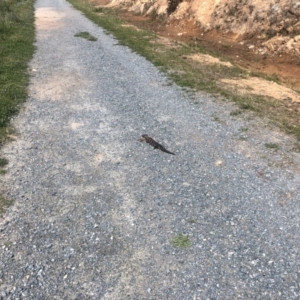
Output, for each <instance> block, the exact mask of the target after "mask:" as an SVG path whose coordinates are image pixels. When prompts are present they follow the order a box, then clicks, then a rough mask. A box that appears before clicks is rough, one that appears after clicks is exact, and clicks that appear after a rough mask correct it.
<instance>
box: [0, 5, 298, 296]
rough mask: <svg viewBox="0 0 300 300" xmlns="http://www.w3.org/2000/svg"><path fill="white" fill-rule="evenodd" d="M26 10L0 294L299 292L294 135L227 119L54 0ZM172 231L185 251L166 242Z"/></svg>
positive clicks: (9, 151) (5, 180)
mask: <svg viewBox="0 0 300 300" xmlns="http://www.w3.org/2000/svg"><path fill="white" fill-rule="evenodd" d="M36 16H37V20H36V25H37V42H36V44H37V51H36V53H35V56H34V58H33V60H32V62H31V65H30V68H31V72H32V79H31V83H30V87H29V91H30V93H29V94H30V97H29V99H28V101H27V103H26V105H25V107H24V109H23V110H22V112H21V113H20V115H19V116H18V117H17V118H16V119H15V120H14V125H15V126H16V129H17V130H18V132H19V136H18V138H17V139H16V141H14V142H12V143H10V144H8V145H6V146H5V147H4V148H3V150H2V152H3V155H4V156H5V157H7V158H8V159H9V161H10V164H9V166H8V168H7V169H8V173H7V174H6V175H5V176H3V177H2V187H3V192H4V194H5V195H6V196H7V197H8V198H9V199H12V200H14V202H15V204H14V205H13V206H12V207H11V208H10V209H9V210H8V212H7V214H6V216H5V218H4V219H3V221H2V223H1V227H0V234H1V239H0V244H1V259H0V297H1V298H2V299H113V300H115V299H122V300H123V299H172V300H173V299H181V300H182V299H238V298H241V299H246V298H247V299H256V298H259V299H297V298H299V295H300V292H299V270H300V266H299V261H300V260H299V241H300V239H299V221H300V220H299V219H300V217H299V216H300V214H299V211H300V207H299V183H300V176H299V162H300V161H299V155H298V154H296V153H293V152H291V151H290V149H291V147H292V143H293V140H292V139H291V138H290V137H287V136H285V135H283V134H282V133H280V132H278V131H276V130H275V129H270V128H268V127H266V126H265V123H264V122H263V121H262V120H258V119H256V118H255V117H254V116H251V114H249V115H248V117H249V118H248V119H249V120H248V121H245V120H244V118H233V117H231V116H230V112H231V111H232V110H233V109H234V106H233V105H232V104H230V103H226V102H219V101H216V100H213V99H211V98H210V97H209V96H207V95H204V94H198V95H196V97H197V102H198V104H197V105H196V104H194V103H193V102H192V100H190V99H188V98H187V97H186V95H185V94H184V93H183V92H182V91H181V90H180V89H179V88H178V87H176V86H175V85H173V86H167V85H166V83H167V79H166V78H165V77H164V76H163V75H162V74H161V73H160V72H159V71H158V70H157V69H156V68H154V67H153V66H152V65H151V64H150V63H149V62H147V61H146V60H145V59H143V58H142V57H139V56H137V55H136V54H134V53H132V52H131V51H130V50H129V49H128V48H126V47H123V46H114V45H115V43H116V41H115V40H114V39H113V38H112V37H111V36H107V35H105V34H104V33H103V30H102V29H101V28H98V27H96V26H95V25H93V24H92V23H91V22H90V21H88V20H87V19H86V18H84V17H83V16H82V15H81V14H80V13H79V12H77V11H75V10H74V9H73V8H71V6H70V5H69V4H68V3H66V2H65V1H64V0H52V1H50V0H38V1H37V2H36ZM79 31H88V32H90V33H91V34H92V35H94V36H95V37H97V38H98V40H97V41H96V42H93V43H92V42H89V41H87V40H84V39H81V38H76V37H74V34H76V33H77V32H79ZM218 120H224V122H218ZM245 128H248V131H245V130H244V129H245ZM143 133H147V134H149V135H150V136H153V138H155V139H156V140H157V141H159V142H161V143H163V144H164V145H166V146H167V149H170V150H171V151H175V152H176V156H174V157H173V156H171V155H167V154H165V153H162V152H160V151H155V150H153V148H152V147H150V146H149V145H146V144H144V143H143V144H142V143H139V142H138V141H137V139H138V138H139V137H140V135H141V134H143ZM267 142H274V143H275V142H276V143H278V144H279V145H280V147H281V149H280V150H278V151H272V150H269V149H267V148H266V147H265V143H267ZM178 234H186V235H188V236H189V239H190V240H191V243H192V245H191V247H189V248H187V249H177V248H173V247H172V246H171V245H170V239H171V238H172V237H174V236H177V235H178Z"/></svg>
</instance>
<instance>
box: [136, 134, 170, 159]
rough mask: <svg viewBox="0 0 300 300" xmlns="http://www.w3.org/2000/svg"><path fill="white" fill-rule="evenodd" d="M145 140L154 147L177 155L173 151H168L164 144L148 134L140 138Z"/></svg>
mask: <svg viewBox="0 0 300 300" xmlns="http://www.w3.org/2000/svg"><path fill="white" fill-rule="evenodd" d="M143 140H145V141H146V142H147V143H148V144H150V145H151V146H152V147H154V149H159V150H160V151H163V152H165V153H169V154H172V155H175V153H172V152H170V151H168V150H167V149H166V148H165V147H164V146H163V145H161V144H159V143H158V142H156V141H154V139H152V138H151V137H150V136H148V135H147V134H143V135H142V138H141V139H140V141H143Z"/></svg>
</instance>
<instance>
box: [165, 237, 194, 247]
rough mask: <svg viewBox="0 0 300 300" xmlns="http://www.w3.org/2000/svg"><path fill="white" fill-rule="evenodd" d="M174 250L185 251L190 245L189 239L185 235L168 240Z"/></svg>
mask: <svg viewBox="0 0 300 300" xmlns="http://www.w3.org/2000/svg"><path fill="white" fill-rule="evenodd" d="M170 243H171V245H172V246H173V247H174V248H181V249H185V248H188V247H190V246H191V245H192V243H191V241H190V238H189V237H188V236H187V235H183V234H179V235H177V236H175V237H173V238H172V239H171V240H170Z"/></svg>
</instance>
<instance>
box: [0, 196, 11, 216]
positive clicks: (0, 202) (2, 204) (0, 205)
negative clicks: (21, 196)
mask: <svg viewBox="0 0 300 300" xmlns="http://www.w3.org/2000/svg"><path fill="white" fill-rule="evenodd" d="M11 204H12V201H10V200H7V199H5V198H4V197H2V196H0V216H1V215H3V214H4V213H5V210H6V209H7V208H8V207H9V206H10V205H11Z"/></svg>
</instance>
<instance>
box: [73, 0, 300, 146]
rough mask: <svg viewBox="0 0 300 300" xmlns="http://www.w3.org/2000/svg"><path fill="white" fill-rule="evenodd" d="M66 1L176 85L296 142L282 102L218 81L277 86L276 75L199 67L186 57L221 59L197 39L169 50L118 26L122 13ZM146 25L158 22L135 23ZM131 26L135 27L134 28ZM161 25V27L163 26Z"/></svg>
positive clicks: (293, 116)
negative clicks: (253, 80)
mask: <svg viewBox="0 0 300 300" xmlns="http://www.w3.org/2000/svg"><path fill="white" fill-rule="evenodd" d="M68 1H69V2H70V3H71V4H72V5H73V6H74V7H75V8H77V9H79V10H81V11H82V12H83V13H84V14H85V15H86V16H87V17H88V18H89V19H91V20H92V21H93V22H95V23H96V24H98V25H99V26H101V27H102V28H104V29H105V30H106V31H107V32H109V33H112V34H113V35H114V37H115V38H116V39H117V40H118V41H119V43H120V44H122V45H125V46H128V47H130V48H131V49H132V50H133V51H134V52H136V53H138V54H140V55H142V56H144V57H145V58H146V59H148V60H149V61H151V62H152V63H153V64H154V65H155V66H157V67H158V68H159V69H160V70H161V71H163V72H165V73H166V74H167V75H168V77H169V79H170V80H172V81H174V82H175V83H176V84H178V85H180V86H181V87H185V88H190V89H193V90H201V91H205V92H207V93H211V94H214V95H221V96H223V97H225V98H229V99H232V100H233V101H234V102H235V103H236V104H237V105H238V106H239V108H240V110H251V111H253V112H255V113H256V114H258V115H260V116H262V117H268V118H269V119H270V120H272V121H273V122H274V123H275V124H276V125H278V126H279V127H280V128H281V129H283V130H285V131H286V132H287V133H290V134H294V135H295V136H296V137H297V138H298V140H299V141H300V118H299V113H298V112H297V111H296V110H290V109H289V108H288V107H286V106H285V104H284V103H283V102H281V101H278V100H275V99H271V98H268V97H265V96H256V95H250V94H248V95H247V94H245V95H238V94H237V93H236V91H235V90H232V89H230V87H229V86H226V85H221V84H220V81H221V79H224V78H235V79H238V78H247V77H248V76H257V77H262V78H265V79H267V80H272V81H275V82H279V79H278V76H277V75H276V74H274V75H273V76H268V75H265V74H263V73H254V72H252V73H251V72H250V73H249V72H247V71H246V70H243V69H241V68H239V67H237V66H235V64H234V61H231V60H229V61H230V62H231V63H232V64H233V67H231V68H230V67H227V66H223V65H208V64H202V63H201V62H197V61H194V60H192V59H189V58H188V57H189V55H192V54H196V53H203V54H209V55H212V56H215V57H218V58H219V59H221V60H224V58H223V57H222V56H221V55H220V53H218V52H217V51H209V50H208V49H207V48H206V47H205V46H203V45H201V44H200V43H201V41H199V40H197V39H194V40H193V41H191V43H190V44H185V43H179V42H175V44H176V47H171V46H170V45H168V44H164V43H163V42H162V41H160V40H159V39H157V38H156V36H155V34H154V33H153V32H152V31H149V30H147V29H141V30H140V31H137V30H135V29H133V28H130V27H123V26H122V24H128V23H130V21H129V20H128V19H126V20H124V21H122V13H123V12H122V10H117V9H111V8H110V9H109V8H103V7H102V8H101V12H103V14H101V15H100V14H99V13H97V12H96V10H97V8H95V6H93V5H92V4H90V3H88V1H87V0H68ZM143 22H144V23H143ZM149 22H160V21H159V20H157V19H153V20H144V21H139V24H140V26H138V27H142V28H146V27H147V28H148V25H147V24H149ZM161 22H165V21H161ZM134 25H135V26H136V24H134ZM162 25H163V26H164V24H162ZM183 58H185V59H183ZM227 61H228V60H227ZM221 98H222V97H221ZM234 114H235V113H234Z"/></svg>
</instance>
